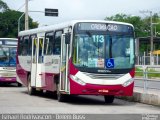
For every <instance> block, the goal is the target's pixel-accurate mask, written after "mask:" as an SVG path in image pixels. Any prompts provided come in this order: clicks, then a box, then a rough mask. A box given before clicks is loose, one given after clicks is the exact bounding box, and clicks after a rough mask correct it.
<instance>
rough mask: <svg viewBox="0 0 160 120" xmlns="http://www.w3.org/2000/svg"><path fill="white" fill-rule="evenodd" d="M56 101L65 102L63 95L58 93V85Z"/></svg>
mask: <svg viewBox="0 0 160 120" xmlns="http://www.w3.org/2000/svg"><path fill="white" fill-rule="evenodd" d="M57 99H58V102H64V101H65V95H64V94H62V93H61V92H60V91H59V84H58V85H57Z"/></svg>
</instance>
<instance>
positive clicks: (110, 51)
mask: <svg viewBox="0 0 160 120" xmlns="http://www.w3.org/2000/svg"><path fill="white" fill-rule="evenodd" d="M73 34H74V35H73V49H72V61H73V64H74V66H75V67H76V68H77V69H79V70H80V71H83V72H95V73H97V72H100V73H125V72H126V73H127V72H128V71H129V70H131V69H132V68H134V65H135V48H134V47H135V45H134V31H133V27H132V26H130V25H125V24H114V23H112V24H108V23H77V24H75V27H74V33H73Z"/></svg>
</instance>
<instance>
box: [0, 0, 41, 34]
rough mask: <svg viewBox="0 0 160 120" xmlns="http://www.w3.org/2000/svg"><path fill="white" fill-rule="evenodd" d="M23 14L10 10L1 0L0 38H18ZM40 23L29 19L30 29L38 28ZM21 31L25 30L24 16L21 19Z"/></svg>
mask: <svg viewBox="0 0 160 120" xmlns="http://www.w3.org/2000/svg"><path fill="white" fill-rule="evenodd" d="M22 14H23V13H22V12H19V11H15V10H11V9H9V7H8V6H7V4H6V3H4V2H3V1H2V0H0V28H1V29H0V37H17V36H18V19H19V17H20V16H21V15H22ZM37 27H38V23H37V22H33V19H32V18H31V17H29V28H30V29H32V28H37ZM20 30H24V16H23V17H22V19H21V24H20Z"/></svg>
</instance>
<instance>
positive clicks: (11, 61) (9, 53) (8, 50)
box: [0, 46, 16, 67]
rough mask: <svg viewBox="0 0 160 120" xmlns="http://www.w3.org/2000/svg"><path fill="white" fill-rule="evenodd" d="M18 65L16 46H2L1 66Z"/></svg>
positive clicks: (0, 54)
mask: <svg viewBox="0 0 160 120" xmlns="http://www.w3.org/2000/svg"><path fill="white" fill-rule="evenodd" d="M15 66H16V47H2V46H1V47H0V67H15Z"/></svg>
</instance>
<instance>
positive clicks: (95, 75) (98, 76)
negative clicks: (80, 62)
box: [82, 72, 124, 80]
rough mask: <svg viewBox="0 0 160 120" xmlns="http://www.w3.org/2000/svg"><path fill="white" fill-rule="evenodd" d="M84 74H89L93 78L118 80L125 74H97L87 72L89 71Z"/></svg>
mask: <svg viewBox="0 0 160 120" xmlns="http://www.w3.org/2000/svg"><path fill="white" fill-rule="evenodd" d="M82 73H83V74H85V75H86V76H89V77H90V78H92V79H104V80H107V79H110V80H116V79H118V78H120V77H122V76H124V74H97V73H87V72H82Z"/></svg>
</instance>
